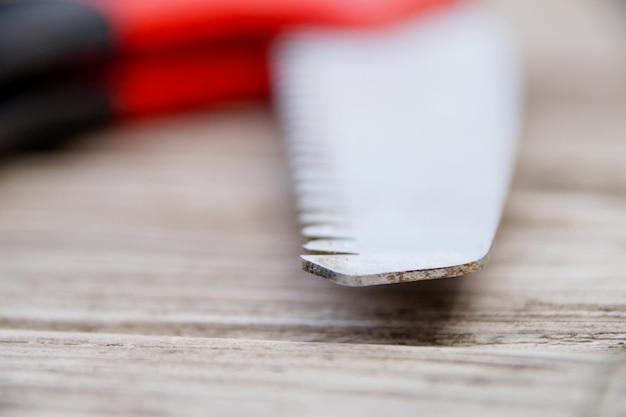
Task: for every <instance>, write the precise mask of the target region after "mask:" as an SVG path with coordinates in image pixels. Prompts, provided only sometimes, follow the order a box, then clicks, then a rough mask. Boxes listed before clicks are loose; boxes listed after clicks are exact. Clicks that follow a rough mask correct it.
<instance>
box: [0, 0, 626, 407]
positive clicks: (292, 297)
mask: <svg viewBox="0 0 626 417" xmlns="http://www.w3.org/2000/svg"><path fill="white" fill-rule="evenodd" d="M497 6H498V7H500V8H501V10H502V11H503V12H504V13H506V14H508V15H509V16H510V17H511V19H512V21H513V22H514V24H515V27H516V28H517V30H518V32H519V33H520V35H521V40H522V45H523V48H524V51H525V55H526V57H527V74H528V108H527V126H526V133H525V136H524V142H523V145H522V148H521V153H520V160H519V165H518V172H517V175H516V179H515V183H514V186H513V189H512V193H511V197H510V199H509V203H508V206H507V210H506V213H505V218H504V221H503V224H502V227H501V230H500V233H499V236H498V239H497V242H496V247H495V250H494V253H493V256H492V259H491V263H490V265H489V266H488V268H487V269H486V270H484V271H482V272H480V273H477V274H474V275H470V276H467V277H463V278H455V279H448V280H440V281H432V282H420V283H412V284H400V285H394V286H389V287H378V288H362V289H358V288H343V287H339V286H336V285H334V284H331V283H328V282H326V281H324V280H322V279H319V278H317V277H313V276H310V275H307V274H305V273H304V272H301V271H300V269H299V262H298V260H297V255H298V254H299V253H300V249H299V245H300V244H301V243H302V239H301V238H300V237H299V235H298V226H297V224H296V220H295V219H296V215H295V209H294V206H293V200H292V198H291V195H290V188H289V178H288V172H287V162H286V156H285V154H284V152H283V149H282V141H281V132H280V126H279V124H278V122H277V120H276V119H275V115H274V114H273V112H272V110H271V109H270V108H267V107H265V106H264V105H260V104H241V105H234V106H230V107H224V108H222V109H211V110H207V111H204V112H198V113H196V114H191V115H184V116H176V117H171V118H167V119H160V120H151V121H143V122H138V123H135V124H133V125H125V126H117V127H113V128H111V129H109V130H107V131H102V132H98V133H97V134H94V135H92V136H91V137H89V138H84V139H85V140H83V141H81V142H80V143H77V144H75V145H74V146H73V147H71V148H70V149H68V150H66V151H64V152H60V153H55V154H48V155H28V156H22V157H20V158H15V159H12V160H10V161H6V162H3V164H2V165H0V415H10V416H26V415H28V416H44V415H45V416H54V415H63V416H65V415H70V416H72V415H76V416H79V415H81V416H82V415H94V416H100V415H112V414H117V415H119V414H122V415H166V416H174V415H176V416H177V415H224V414H226V415H229V414H236V415H239V414H250V413H257V414H261V415H265V414H267V415H270V414H271V415H295V414H297V415H320V414H324V415H340V414H341V415H345V414H355V413H357V412H358V413H359V414H362V415H380V414H382V413H387V414H399V415H408V414H411V415H417V414H419V413H424V414H426V415H432V414H435V413H439V414H441V415H498V416H501V415H511V416H516V415H520V416H527V415H533V416H615V417H617V416H624V415H626V345H625V343H626V302H625V300H626V168H625V167H626V117H625V115H626V78H624V77H623V74H624V72H625V71H626V48H624V42H626V41H624V39H626V36H624V37H622V35H626V19H622V20H620V18H619V14H618V13H617V12H616V10H618V9H617V7H621V6H620V5H619V3H617V2H608V1H599V2H585V1H582V0H576V1H573V0H572V1H570V0H568V1H565V0H558V1H557V0H555V1H554V2H550V5H549V6H545V8H544V9H542V10H538V7H539V6H538V5H537V4H535V3H534V2H523V1H513V0H503V1H499V2H497ZM557 21H558V22H559V24H558V27H555V24H554V22H557Z"/></svg>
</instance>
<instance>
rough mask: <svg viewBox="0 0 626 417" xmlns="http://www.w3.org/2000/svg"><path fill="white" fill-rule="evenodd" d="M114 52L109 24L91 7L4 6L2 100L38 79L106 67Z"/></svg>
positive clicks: (26, 1)
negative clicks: (69, 70)
mask: <svg viewBox="0 0 626 417" xmlns="http://www.w3.org/2000/svg"><path fill="white" fill-rule="evenodd" d="M112 50H113V45H112V38H111V30H110V27H109V24H108V23H107V22H106V20H105V19H104V17H103V16H102V15H100V13H99V12H98V11H97V10H96V9H94V8H91V7H89V6H88V5H86V4H80V3H74V2H72V1H67V0H13V1H4V2H1V3H0V92H1V93H0V96H6V94H10V93H11V92H12V91H15V90H19V89H21V88H22V87H23V86H24V84H27V83H28V82H29V79H30V78H32V77H40V76H42V75H48V74H49V73H51V72H54V71H61V70H63V69H64V68H65V67H67V66H72V67H73V68H75V67H77V66H90V65H92V66H96V65H101V64H102V63H103V62H105V61H107V60H108V59H110V57H111V54H112ZM20 84H23V85H21V86H20Z"/></svg>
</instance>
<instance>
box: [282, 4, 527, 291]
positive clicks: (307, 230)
mask: <svg viewBox="0 0 626 417" xmlns="http://www.w3.org/2000/svg"><path fill="white" fill-rule="evenodd" d="M515 58H516V56H515V53H514V47H513V45H512V43H511V41H510V37H509V34H508V32H507V31H506V28H505V27H503V26H502V24H501V23H500V22H499V21H498V20H497V19H496V18H495V17H494V16H491V15H490V14H489V13H488V12H486V11H485V10H481V9H478V8H476V7H475V6H467V5H463V6H456V7H454V8H448V9H444V10H439V11H436V12H431V13H430V14H428V15H422V16H419V17H416V18H412V19H410V20H409V21H405V22H402V23H399V24H396V25H393V26H390V27H384V28H380V29H363V30H332V29H310V30H307V29H303V30H300V31H296V32H293V33H291V34H289V35H288V36H287V37H285V38H284V39H283V40H282V41H281V42H279V44H278V47H277V49H276V51H275V64H276V82H277V84H278V86H277V87H278V88H277V90H278V97H277V99H278V105H279V111H280V113H281V116H282V118H283V121H284V124H285V126H286V131H287V137H288V145H289V149H290V155H291V162H292V169H293V173H294V183H295V190H296V195H297V198H298V204H299V208H300V210H301V220H302V221H303V225H304V226H305V227H304V229H303V234H304V235H305V236H306V237H308V238H310V239H312V240H311V241H310V242H309V243H307V244H306V245H305V249H307V250H308V251H309V252H311V253H310V254H308V255H303V256H302V260H303V268H304V269H305V270H306V271H309V272H312V273H314V274H317V275H320V276H322V277H324V278H327V279H330V280H333V281H336V282H337V283H339V284H343V285H350V286H362V285H375V284H386V283H396V282H406V281H414V280H422V279H431V278H442V277H451V276H457V275H462V274H466V273H469V272H473V271H476V270H478V269H480V268H481V267H482V266H483V265H484V263H485V259H486V257H487V255H488V254H489V252H490V248H491V246H492V242H493V239H494V236H495V233H496V230H497V227H498V223H499V221H500V217H501V212H502V209H503V206H504V203H505V199H506V195H507V189H508V187H509V182H510V179H511V176H512V172H513V167H514V160H515V151H516V142H517V138H518V134H519V119H520V105H521V99H520V74H519V65H518V62H517V61H516V59H515Z"/></svg>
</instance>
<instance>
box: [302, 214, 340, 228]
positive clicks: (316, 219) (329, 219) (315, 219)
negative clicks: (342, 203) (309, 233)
mask: <svg viewBox="0 0 626 417" xmlns="http://www.w3.org/2000/svg"><path fill="white" fill-rule="evenodd" d="M299 220H300V223H302V224H303V225H312V224H325V223H329V224H347V223H348V219H347V216H346V214H345V213H340V212H330V211H305V212H302V213H301V214H300V216H299Z"/></svg>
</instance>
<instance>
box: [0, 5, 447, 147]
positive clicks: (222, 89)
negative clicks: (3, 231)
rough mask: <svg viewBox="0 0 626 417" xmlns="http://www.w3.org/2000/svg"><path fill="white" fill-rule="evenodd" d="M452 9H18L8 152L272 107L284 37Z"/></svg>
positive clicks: (7, 89) (0, 121)
mask: <svg viewBox="0 0 626 417" xmlns="http://www.w3.org/2000/svg"><path fill="white" fill-rule="evenodd" d="M450 1H451V0H393V1H390V0H355V1H351V2H337V1H332V0H299V1H292V0H264V1H258V0H217V1H215V0H214V1H206V0H154V1H150V2H137V1H128V0H7V1H4V2H2V4H0V148H6V147H13V146H15V145H17V146H19V145H25V144H28V143H29V142H32V141H34V142H42V141H45V142H55V141H57V140H60V139H61V138H63V137H64V136H67V135H68V134H69V133H70V132H73V131H76V130H80V127H81V126H82V127H87V126H93V125H97V124H101V123H104V122H106V121H109V120H112V119H113V118H117V119H119V118H120V117H128V116H131V117H134V116H137V115H145V114H156V113H162V112H168V111H173V110H178V109H182V108H189V107H192V106H200V105H203V106H206V105H207V104H210V103H213V102H220V101H223V100H227V99H232V98H247V97H258V96H264V95H265V96H266V95H267V93H268V90H269V86H268V80H267V78H268V77H267V62H266V59H265V56H266V50H267V45H268V43H269V42H270V41H271V39H272V38H273V36H274V35H275V34H276V33H278V32H280V31H282V30H285V29H286V28H288V27H290V26H293V25H299V24H316V25H343V26H350V25H354V26H367V25H369V26H372V25H377V24H381V23H383V22H386V21H390V20H393V19H397V18H400V17H402V16H404V15H406V14H411V13H418V12H421V11H423V10H427V9H429V8H432V7H433V6H436V5H439V4H444V3H449V2H450ZM49 109H55V110H53V111H48V110H49Z"/></svg>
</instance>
